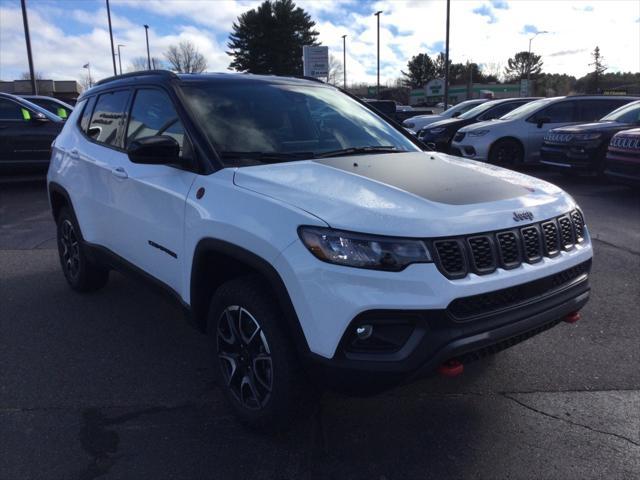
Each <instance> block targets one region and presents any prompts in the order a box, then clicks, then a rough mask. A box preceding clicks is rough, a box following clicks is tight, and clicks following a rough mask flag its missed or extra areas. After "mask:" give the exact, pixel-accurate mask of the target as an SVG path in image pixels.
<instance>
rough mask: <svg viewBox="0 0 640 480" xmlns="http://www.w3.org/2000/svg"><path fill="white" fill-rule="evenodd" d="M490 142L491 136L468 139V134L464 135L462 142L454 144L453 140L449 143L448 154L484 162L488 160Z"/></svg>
mask: <svg viewBox="0 0 640 480" xmlns="http://www.w3.org/2000/svg"><path fill="white" fill-rule="evenodd" d="M489 137H491V138H489ZM492 141H493V135H485V136H482V137H469V134H466V135H465V136H464V138H463V140H462V141H459V142H456V140H455V138H454V140H453V141H452V142H451V147H450V153H451V154H452V155H457V156H459V157H464V158H471V159H473V160H478V161H480V162H486V161H487V160H488V159H489V150H490V148H491V143H492Z"/></svg>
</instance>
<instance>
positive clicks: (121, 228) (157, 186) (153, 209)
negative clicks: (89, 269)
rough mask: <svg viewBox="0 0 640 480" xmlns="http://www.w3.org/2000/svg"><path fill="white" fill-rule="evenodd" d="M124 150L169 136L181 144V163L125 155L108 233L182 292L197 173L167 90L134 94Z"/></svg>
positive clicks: (113, 185) (114, 180) (115, 181)
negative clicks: (187, 217) (187, 219)
mask: <svg viewBox="0 0 640 480" xmlns="http://www.w3.org/2000/svg"><path fill="white" fill-rule="evenodd" d="M123 130H124V134H123V142H122V143H123V147H124V148H125V149H126V148H127V146H128V145H129V144H130V143H131V142H132V141H134V140H137V139H141V138H145V137H152V136H157V135H164V136H170V137H172V138H174V139H175V140H176V141H177V142H178V144H179V145H180V155H181V163H180V164H179V165H175V166H169V165H145V164H136V163H133V162H131V161H130V160H129V158H128V156H127V155H126V153H124V151H123V153H122V154H121V158H119V163H118V167H117V169H118V170H119V171H118V172H116V173H117V174H116V175H112V176H111V177H110V187H109V192H110V193H111V201H112V202H111V204H110V205H109V208H110V209H111V213H110V215H109V218H111V219H112V223H111V229H110V235H111V241H112V242H113V243H112V245H113V249H114V251H115V252H116V253H118V255H120V256H122V257H123V258H125V259H126V260H128V261H129V262H131V263H133V264H134V265H136V266H137V267H139V268H141V269H142V270H144V271H145V272H147V273H149V274H150V275H152V276H153V277H155V278H157V279H159V280H160V281H162V282H163V283H165V284H166V285H168V286H170V287H171V288H172V289H173V290H174V291H176V292H179V293H182V292H183V282H182V280H183V278H182V268H181V264H182V262H183V261H184V212H185V204H186V198H187V195H188V193H189V190H190V189H191V185H192V184H193V182H194V180H195V178H196V174H195V173H194V172H193V171H190V170H189V169H188V168H187V165H188V164H189V160H190V159H192V158H193V153H192V151H193V150H192V148H191V142H190V141H189V139H188V136H187V135H186V133H185V130H184V126H183V123H182V121H181V119H180V117H179V115H178V113H177V111H176V108H175V106H174V104H173V102H172V99H171V97H170V95H169V94H168V92H166V91H165V90H163V89H161V88H157V87H140V88H138V89H137V90H136V92H135V95H134V97H133V101H132V103H131V107H130V109H129V117H128V121H127V125H126V128H125V129H123Z"/></svg>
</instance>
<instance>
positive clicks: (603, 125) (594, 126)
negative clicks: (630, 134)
mask: <svg viewBox="0 0 640 480" xmlns="http://www.w3.org/2000/svg"><path fill="white" fill-rule="evenodd" d="M629 127H630V125H629V124H628V123H620V122H594V123H582V124H580V125H569V126H566V127H559V128H554V129H553V130H552V132H554V133H611V134H613V133H616V132H619V131H620V130H625V129H628V128H629Z"/></svg>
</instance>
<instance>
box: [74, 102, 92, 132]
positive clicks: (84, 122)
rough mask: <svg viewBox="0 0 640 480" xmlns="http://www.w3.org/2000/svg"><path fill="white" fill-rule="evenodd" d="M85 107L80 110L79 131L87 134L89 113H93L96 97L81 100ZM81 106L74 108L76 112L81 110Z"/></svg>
mask: <svg viewBox="0 0 640 480" xmlns="http://www.w3.org/2000/svg"><path fill="white" fill-rule="evenodd" d="M83 102H85V104H86V106H85V107H84V110H82V117H80V130H82V131H83V132H84V133H87V131H88V129H89V120H90V119H91V113H92V112H93V107H94V105H95V104H96V97H91V98H89V99H88V100H83ZM81 108H82V106H81V105H77V106H76V110H79V109H81Z"/></svg>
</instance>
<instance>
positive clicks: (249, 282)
mask: <svg viewBox="0 0 640 480" xmlns="http://www.w3.org/2000/svg"><path fill="white" fill-rule="evenodd" d="M327 110H330V111H331V112H333V113H330V114H328V113H327ZM96 127H100V128H96ZM420 145H421V144H420V143H419V141H417V140H414V138H413V137H412V136H411V135H409V134H407V133H406V132H405V131H404V129H402V128H400V127H396V126H394V125H391V124H389V123H387V121H386V120H384V118H383V117H381V116H379V115H378V114H376V113H375V111H374V110H373V109H371V108H369V107H367V105H366V104H364V103H363V102H359V101H358V100H357V99H355V98H354V97H351V96H349V95H347V94H344V93H341V92H340V91H339V90H338V89H336V88H334V87H332V86H329V85H326V84H323V83H319V82H314V81H309V80H303V79H295V78H282V77H276V76H256V75H246V74H229V73H224V74H206V75H204V74H202V75H175V74H173V73H170V72H157V71H149V72H136V73H133V74H127V75H122V76H119V77H114V78H111V79H106V80H103V81H101V82H99V83H98V85H97V86H96V87H94V88H92V89H90V90H88V91H86V92H85V93H83V94H82V96H81V98H80V99H79V101H78V104H77V106H76V108H75V110H74V111H73V113H72V115H71V117H70V118H69V120H68V121H67V122H66V124H65V127H64V129H63V131H62V133H61V134H60V136H59V137H58V138H57V139H56V141H55V142H54V145H53V147H52V150H53V151H52V160H51V165H50V168H49V173H48V190H49V198H50V203H51V208H52V212H53V217H54V219H55V221H56V224H57V242H58V251H59V256H60V263H61V266H62V271H63V273H64V276H65V278H66V281H67V282H68V284H69V285H70V286H71V288H73V289H75V290H77V291H79V292H87V291H92V290H97V289H100V288H101V287H104V286H105V285H106V283H107V281H108V277H109V270H111V269H119V270H121V271H123V272H129V273H134V274H135V276H136V278H139V279H145V280H148V281H149V282H151V283H152V284H154V285H156V286H158V287H160V289H161V290H162V291H164V292H166V293H168V294H169V296H170V297H171V298H173V299H175V300H176V301H177V302H178V304H179V305H181V307H182V309H183V310H184V312H185V314H186V316H187V318H189V319H190V320H191V321H192V322H193V324H194V325H196V326H197V327H198V328H200V329H201V330H202V331H203V332H206V333H207V335H208V336H209V341H210V344H211V350H212V365H213V371H214V372H216V376H217V378H218V385H219V387H220V390H221V391H222V392H223V393H224V395H225V396H226V397H227V398H228V400H229V402H230V405H231V406H232V408H233V409H234V411H235V413H236V414H237V415H238V416H239V418H240V419H241V420H243V421H244V422H246V423H249V424H251V425H257V426H263V427H265V426H277V427H279V426H282V425H287V424H290V423H291V422H292V419H294V418H296V416H297V415H299V414H309V413H311V412H312V411H314V409H313V402H314V400H315V399H316V398H317V395H318V392H319V390H320V389H321V388H322V387H324V386H333V387H337V388H341V389H344V390H347V391H354V390H358V391H369V392H370V391H379V390H381V389H383V388H387V387H390V386H393V385H396V384H397V383H398V382H401V381H407V380H410V379H414V378H418V377H420V376H423V375H427V374H431V373H434V372H438V371H439V372H440V373H442V374H444V375H457V374H459V373H461V372H462V371H463V369H464V365H465V364H466V363H467V362H471V361H473V360H475V359H478V358H481V357H483V356H485V355H488V354H491V353H493V352H497V351H499V350H502V349H504V348H507V347H510V346H512V345H514V344H516V343H518V342H520V341H523V340H525V339H527V338H529V337H531V336H533V335H535V334H537V333H539V332H542V331H544V330H546V329H548V328H550V327H552V326H554V325H556V324H558V323H559V322H561V321H562V320H565V321H567V322H574V321H576V320H577V319H578V317H579V315H578V311H579V310H580V309H581V308H582V307H583V306H584V305H585V303H586V302H587V300H588V297H589V280H588V275H589V269H590V265H591V258H592V247H591V241H590V237H589V233H588V231H587V228H586V226H585V222H584V217H583V215H582V213H581V211H580V209H579V208H578V205H576V203H575V201H574V200H573V199H572V198H571V197H570V196H569V195H567V194H566V193H564V192H563V191H562V190H561V189H559V188H558V187H556V186H554V185H551V184H549V183H546V182H544V181H541V180H537V179H534V178H531V177H528V176H526V175H522V174H519V173H515V172H511V171H509V170H505V169H501V168H499V167H494V166H490V165H483V164H480V163H477V162H472V161H468V160H462V159H457V158H455V157H451V156H448V155H444V154H440V153H434V152H425V151H422V150H421V149H420ZM88 301H90V300H88ZM122 301H123V302H127V301H129V302H135V298H129V297H123V298H122ZM88 312H89V311H88ZM54 313H55V312H54ZM89 314H90V313H89ZM176 340H177V341H179V339H176ZM150 341H152V337H150Z"/></svg>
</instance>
